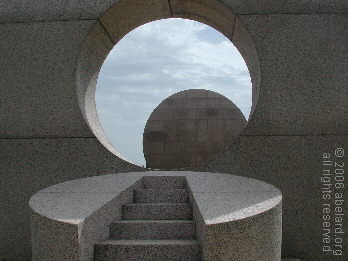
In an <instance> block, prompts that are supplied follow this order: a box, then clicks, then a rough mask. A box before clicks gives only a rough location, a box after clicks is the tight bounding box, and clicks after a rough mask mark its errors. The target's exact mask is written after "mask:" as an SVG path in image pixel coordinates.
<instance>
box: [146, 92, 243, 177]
mask: <svg viewBox="0 0 348 261" xmlns="http://www.w3.org/2000/svg"><path fill="white" fill-rule="evenodd" d="M246 124H247V121H246V120H245V117H244V115H243V113H242V112H241V111H240V110H239V108H238V107H237V106H236V105H235V104H234V103H233V102H232V101H230V100H229V99H227V98H226V97H225V96H223V95H221V94H218V93H216V92H213V91H209V90H203V89H200V90H198V89H191V90H185V91H181V92H178V93H175V94H173V95H171V96H170V97H168V98H166V99H165V100H163V101H162V102H161V103H160V104H159V105H158V106H157V107H156V108H155V109H154V110H153V112H152V113H151V115H150V117H149V119H148V120H147V122H146V126H145V130H144V134H143V151H144V156H145V160H146V167H147V168H152V169H167V170H168V169H180V168H183V167H189V166H193V165H196V164H197V163H201V162H204V161H206V160H208V159H210V158H212V157H214V156H216V155H217V154H218V153H220V152H221V151H223V150H224V149H226V148H227V147H228V146H229V145H231V144H233V142H234V141H235V140H236V139H237V137H238V135H239V134H240V133H241V131H242V130H243V129H244V127H245V126H246Z"/></svg>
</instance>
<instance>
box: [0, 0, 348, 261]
mask: <svg viewBox="0 0 348 261" xmlns="http://www.w3.org/2000/svg"><path fill="white" fill-rule="evenodd" d="M67 3H68V4H67ZM168 3H169V2H168V1H145V0H134V1H133V0H132V1H127V0H121V1H114V0H109V1H102V2H100V1H95V0H87V1H78V0H70V1H68V2H67V1H53V0H50V1H47V0H29V1H24V0H23V1H21V0H17V1H12V0H4V1H1V2H0V50H1V52H0V73H1V77H0V88H1V95H0V104H1V105H0V106H1V107H0V108H1V110H0V166H1V167H0V175H1V197H0V198H1V208H0V211H1V213H0V218H1V221H0V222H1V223H0V227H1V235H2V236H1V242H0V259H15V260H29V259H30V256H31V253H30V232H29V207H28V200H29V198H30V197H31V196H32V195H33V194H35V193H36V192H37V191H39V190H41V189H43V188H45V187H47V186H50V185H53V184H56V183H59V182H62V181H67V180H71V179H77V178H81V177H86V176H95V175H102V174H106V173H118V172H128V171H140V170H143V169H142V168H140V167H138V166H134V165H132V164H130V163H128V162H126V161H124V160H122V159H120V158H118V157H117V156H115V154H116V153H117V152H116V150H114V149H112V148H111V147H110V146H109V145H107V144H108V141H107V139H106V138H105V137H103V134H102V131H101V129H100V128H99V127H98V122H97V119H96V117H95V115H96V112H95V104H94V100H93V94H94V89H93V88H95V79H96V76H97V75H98V70H99V68H100V66H101V64H102V61H103V60H104V58H105V57H106V55H107V53H108V52H109V51H110V50H111V48H112V46H113V44H115V43H117V41H118V40H119V39H120V38H121V37H122V36H123V35H124V34H126V33H127V32H129V31H130V30H132V29H133V28H134V27H136V26H139V25H141V24H143V23H146V22H149V21H152V20H155V19H160V18H166V17H167V18H168V17H182V18H189V19H194V20H198V21H200V22H204V23H207V24H208V25H210V26H212V27H214V28H215V29H217V30H219V31H220V32H222V33H223V34H224V35H226V36H227V37H228V38H229V39H231V40H232V42H233V43H234V44H235V45H236V47H237V48H238V49H239V51H240V52H241V54H242V55H243V57H244V59H245V61H246V63H247V65H248V68H249V71H250V75H251V78H252V82H253V114H252V115H251V117H250V119H249V123H248V125H247V127H246V128H245V129H244V131H243V132H242V134H241V135H240V136H239V138H238V139H237V141H236V143H235V145H234V146H231V147H230V148H229V149H228V150H226V151H225V152H224V153H222V154H220V155H219V157H216V158H214V159H212V160H210V161H208V162H206V163H203V164H200V165H198V166H196V167H193V168H191V169H192V170H200V171H210V172H222V173H230V174H236V175H242V176H247V177H252V178H256V179H260V180H263V181H266V182H268V183H270V184H272V185H274V186H276V187H277V188H279V189H280V190H281V192H282V194H283V196H284V199H283V244H282V248H283V250H282V251H283V256H289V257H298V258H300V259H301V260H315V261H327V260H333V261H335V260H345V259H346V256H347V253H348V242H347V238H346V237H345V238H344V239H343V242H342V243H340V244H338V245H341V246H342V247H341V250H342V251H343V255H341V256H340V255H336V256H335V255H334V254H333V252H332V251H326V252H325V251H323V247H324V246H325V244H327V245H328V247H330V248H331V250H332V249H334V248H336V249H337V250H339V247H340V246H335V242H334V241H335V238H337V237H339V236H340V235H339V234H335V230H334V228H335V227H334V226H335V222H334V217H335V214H337V210H338V208H337V209H336V208H335V199H334V196H335V193H340V191H342V196H343V199H344V202H345V203H344V204H343V205H342V207H343V211H344V213H347V204H346V202H348V198H347V192H346V191H345V190H339V188H334V184H336V183H337V181H336V180H338V177H339V176H337V175H336V173H335V167H337V166H336V165H335V162H336V163H338V164H341V165H342V162H343V161H344V162H345V165H347V156H346V155H347V153H346V154H345V156H344V157H341V158H339V157H337V156H336V154H335V150H336V149H337V148H343V149H344V150H345V151H346V152H347V150H348V117H347V115H348V99H347V97H348V95H347V94H348V91H347V79H348V70H347V69H346V68H347V61H348V45H347V42H348V31H347V24H348V3H347V1H344V0H333V1H319V0H318V1H306V0H297V1H271V0H262V1H254V0H240V1H228V0H221V1H219V2H218V1H210V0H209V1H207V0H202V1H191V0H187V1H174V0H171V1H170V4H171V6H169V4H168ZM110 8H111V9H110ZM92 28H93V29H92ZM106 147H107V148H106ZM111 151H112V152H111ZM324 153H329V154H325V155H326V156H328V155H329V156H330V157H329V159H331V160H332V161H333V165H330V166H327V165H323V155H324ZM324 168H331V169H330V171H331V173H332V175H331V176H327V178H326V180H330V182H331V184H333V185H332V186H331V187H332V189H331V191H332V192H331V193H329V192H323V191H327V190H325V188H327V187H328V186H329V185H328V184H330V183H328V182H322V179H321V177H322V176H323V169H324ZM344 177H346V176H344ZM323 180H325V179H323ZM343 182H345V183H344V184H345V185H346V186H347V183H346V182H347V181H346V180H344V181H343ZM323 194H326V195H330V196H331V197H330V199H324V198H323ZM323 204H330V211H331V212H330V217H331V222H329V223H330V224H331V227H330V229H331V230H330V233H331V234H330V240H331V241H330V242H329V243H324V237H325V236H324V235H323V226H324V225H326V223H324V221H323V211H324V210H323ZM325 211H328V210H325ZM337 224H342V229H343V230H344V231H345V232H346V233H347V231H348V228H347V224H348V222H347V215H344V216H343V221H342V222H337ZM336 253H337V252H336Z"/></svg>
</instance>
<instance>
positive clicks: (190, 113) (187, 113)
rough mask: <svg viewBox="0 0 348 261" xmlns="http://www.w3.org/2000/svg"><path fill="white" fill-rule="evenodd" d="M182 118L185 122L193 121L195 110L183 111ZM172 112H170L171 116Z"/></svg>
mask: <svg viewBox="0 0 348 261" xmlns="http://www.w3.org/2000/svg"><path fill="white" fill-rule="evenodd" d="M181 111H182V118H183V119H185V120H194V119H197V110H196V109H183V110H181ZM171 113H172V112H170V114H171Z"/></svg>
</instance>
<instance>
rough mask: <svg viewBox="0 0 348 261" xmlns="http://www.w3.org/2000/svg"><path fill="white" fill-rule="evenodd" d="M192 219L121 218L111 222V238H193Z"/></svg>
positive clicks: (194, 233) (194, 229)
mask: <svg viewBox="0 0 348 261" xmlns="http://www.w3.org/2000/svg"><path fill="white" fill-rule="evenodd" d="M195 237H196V227H195V222H194V221H192V220H121V221H118V222H114V223H111V225H110V238H111V239H195Z"/></svg>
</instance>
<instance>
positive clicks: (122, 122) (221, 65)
mask: <svg viewBox="0 0 348 261" xmlns="http://www.w3.org/2000/svg"><path fill="white" fill-rule="evenodd" d="M187 89H207V90H211V91H215V92H218V93H220V94H222V95H224V96H225V97H227V98H229V99H230V100H232V101H233V102H234V103H235V104H236V105H237V106H238V107H239V108H240V110H241V111H242V112H243V114H244V116H245V117H246V118H247V119H248V116H249V113H250V108H251V82H250V76H249V72H248V69H247V67H246V65H245V63H244V60H243V58H242V57H241V55H240V54H239V52H238V50H237V49H236V48H235V47H234V45H233V44H232V43H231V42H230V41H229V40H228V39H227V38H226V37H225V36H223V35H222V34H220V33H219V32H218V31H216V30H215V29H212V28H211V27H209V26H207V25H204V24H202V23H199V22H195V21H191V20H184V19H165V20H159V21H155V22H151V23H148V24H145V25H143V26H141V27H138V28H136V29H135V30H133V31H131V32H130V33H129V34H127V35H126V36H125V37H124V38H123V39H121V41H120V42H119V43H117V44H116V45H115V47H114V49H113V50H112V51H111V52H110V54H109V55H108V57H107V58H106V60H105V62H104V64H103V67H102V69H101V71H100V74H99V77H98V83H97V90H96V105H97V112H98V117H99V120H100V123H101V125H102V127H103V130H104V132H105V133H106V135H107V136H108V138H109V140H110V141H111V143H112V144H113V145H114V146H115V148H116V149H117V150H118V151H119V152H120V153H121V154H122V155H123V156H125V157H126V158H127V159H128V160H129V161H131V162H133V163H135V164H137V165H140V166H142V165H144V166H145V165H146V164H145V160H144V156H143V149H142V136H143V131H144V128H145V124H146V121H147V119H148V118H149V117H150V114H151V112H152V111H153V110H154V109H155V108H156V107H157V105H159V104H160V103H161V101H163V100H164V99H166V98H167V97H169V96H170V95H172V94H174V93H177V92H179V91H183V90H187Z"/></svg>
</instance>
